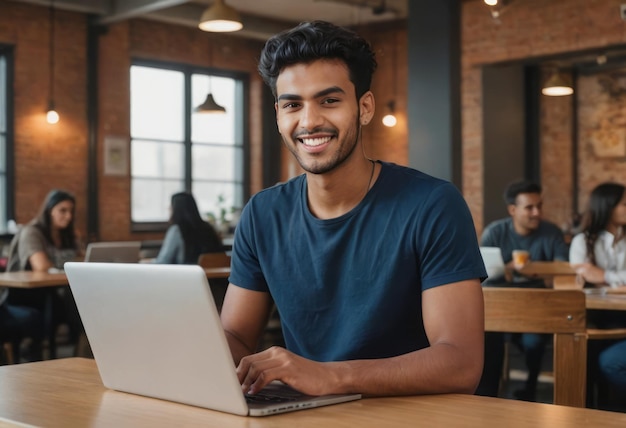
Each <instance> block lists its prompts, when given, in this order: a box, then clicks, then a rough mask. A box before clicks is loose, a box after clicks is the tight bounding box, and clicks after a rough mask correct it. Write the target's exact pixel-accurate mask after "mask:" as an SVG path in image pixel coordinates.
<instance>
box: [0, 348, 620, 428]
mask: <svg viewBox="0 0 626 428" xmlns="http://www.w3.org/2000/svg"><path fill="white" fill-rule="evenodd" d="M0 396H2V400H0V418H4V419H5V420H9V421H16V422H21V423H27V424H33V425H44V426H48V427H66V426H102V427H136V426H151V427H171V426H204V427H221V428H229V427H237V428H239V427H241V428H244V427H246V428H252V427H256V428H264V427H272V428H283V427H284V428H287V427H289V428H292V427H300V428H308V427H311V428H313V427H314V428H319V427H324V426H327V427H333V428H335V427H338V428H341V427H359V428H369V427H381V426H391V427H398V428H402V427H411V428H414V427H417V426H419V427H446V428H454V427H463V428H473V427H480V428H483V427H499V426H506V427H507V428H537V427H550V428H583V427H584V428H587V427H591V426H594V427H595V426H598V427H600V426H601V427H606V428H612V427H620V428H623V427H624V426H626V414H622V413H612V412H603V411H599V410H591V409H581V408H574V407H565V406H555V405H551V404H540V403H529V402H524V401H514V400H505V399H500V398H491V397H478V396H473V395H460V394H448V395H432V396H417V397H391V398H368V399H363V400H359V401H353V402H350V403H343V404H338V405H334V406H328V407H321V408H318V409H310V410H302V411H298V412H293V413H285V414H282V415H275V416H266V417H261V418H252V417H242V416H234V415H229V414H226V413H220V412H215V411H211V410H207V409H202V408H199V407H192V406H186V405H182V404H178V403H172V402H168V401H162V400H156V399H152V398H146V397H141V396H137V395H132V394H125V393H122V392H117V391H110V390H106V389H105V388H104V387H103V386H102V384H101V382H100V377H99V375H98V372H97V369H96V365H95V362H94V361H93V360H88V359H83V358H69V359H61V360H54V361H44V362H38V363H29V364H20V365H14V366H3V367H0Z"/></svg>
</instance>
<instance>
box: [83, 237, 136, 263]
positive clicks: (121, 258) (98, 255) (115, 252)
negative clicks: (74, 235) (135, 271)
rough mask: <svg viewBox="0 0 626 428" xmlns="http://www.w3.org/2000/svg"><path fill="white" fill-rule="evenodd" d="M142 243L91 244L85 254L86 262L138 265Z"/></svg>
mask: <svg viewBox="0 0 626 428" xmlns="http://www.w3.org/2000/svg"><path fill="white" fill-rule="evenodd" d="M140 249H141V241H114V242H91V243H90V244H89V245H87V251H86V252H85V261H86V262H102V263H138V262H139V250H140Z"/></svg>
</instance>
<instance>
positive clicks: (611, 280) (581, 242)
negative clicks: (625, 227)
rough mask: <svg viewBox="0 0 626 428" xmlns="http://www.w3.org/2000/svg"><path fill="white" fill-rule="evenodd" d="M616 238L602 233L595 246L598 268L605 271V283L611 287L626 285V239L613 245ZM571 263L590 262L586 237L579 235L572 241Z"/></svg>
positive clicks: (605, 232)
mask: <svg viewBox="0 0 626 428" xmlns="http://www.w3.org/2000/svg"><path fill="white" fill-rule="evenodd" d="M614 239H615V238H614V236H613V235H612V234H611V233H609V232H607V231H602V232H600V234H599V235H598V239H597V240H596V242H595V244H594V249H593V252H594V254H595V256H596V263H595V264H596V266H598V267H599V268H601V269H604V281H605V282H606V283H607V284H609V285H610V286H611V287H618V286H621V285H626V239H620V240H619V241H617V244H615V245H613V242H614ZM569 261H570V263H585V262H589V258H588V257H587V245H586V243H585V235H584V234H583V233H579V234H578V235H576V236H574V239H572V244H571V245H570V248H569Z"/></svg>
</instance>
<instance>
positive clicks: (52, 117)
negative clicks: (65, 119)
mask: <svg viewBox="0 0 626 428" xmlns="http://www.w3.org/2000/svg"><path fill="white" fill-rule="evenodd" d="M46 120H47V121H48V123H49V124H51V125H54V124H55V123H57V122H58V121H59V113H57V112H56V110H55V109H54V0H50V99H49V100H48V112H47V113H46Z"/></svg>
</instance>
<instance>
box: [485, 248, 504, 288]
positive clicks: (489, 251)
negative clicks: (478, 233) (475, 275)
mask: <svg viewBox="0 0 626 428" xmlns="http://www.w3.org/2000/svg"><path fill="white" fill-rule="evenodd" d="M480 254H481V256H482V257H483V263H485V269H486V270H487V276H488V278H487V279H486V280H485V281H486V282H487V281H488V282H493V281H504V260H503V259H502V251H500V248H499V247H480Z"/></svg>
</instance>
